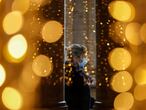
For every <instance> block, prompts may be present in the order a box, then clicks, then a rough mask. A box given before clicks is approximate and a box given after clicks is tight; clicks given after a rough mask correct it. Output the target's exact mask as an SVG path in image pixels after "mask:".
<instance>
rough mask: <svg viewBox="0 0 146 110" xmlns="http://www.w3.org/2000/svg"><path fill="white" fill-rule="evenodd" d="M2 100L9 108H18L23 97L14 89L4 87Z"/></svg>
mask: <svg viewBox="0 0 146 110" xmlns="http://www.w3.org/2000/svg"><path fill="white" fill-rule="evenodd" d="M2 102H3V104H4V105H5V106H6V107H7V108H8V109H9V110H20V108H21V107H22V103H23V99H22V96H21V94H20V93H19V92H18V91H17V90H16V89H14V88H11V87H6V88H5V89H4V90H3V92H2Z"/></svg>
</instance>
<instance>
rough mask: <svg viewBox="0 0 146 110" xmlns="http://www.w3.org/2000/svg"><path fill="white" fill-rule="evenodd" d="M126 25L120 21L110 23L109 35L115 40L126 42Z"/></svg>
mask: <svg viewBox="0 0 146 110" xmlns="http://www.w3.org/2000/svg"><path fill="white" fill-rule="evenodd" d="M125 27H126V23H123V22H119V21H118V22H115V23H112V24H111V25H109V36H110V37H111V38H112V40H113V41H114V42H116V43H124V42H125V41H126V38H125Z"/></svg>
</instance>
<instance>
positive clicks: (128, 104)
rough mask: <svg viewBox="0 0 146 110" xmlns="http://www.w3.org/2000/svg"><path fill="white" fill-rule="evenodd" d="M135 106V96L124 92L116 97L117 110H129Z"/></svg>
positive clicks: (115, 105)
mask: <svg viewBox="0 0 146 110" xmlns="http://www.w3.org/2000/svg"><path fill="white" fill-rule="evenodd" d="M133 104H134V98H133V95H132V94H131V93H129V92H123V93H121V94H119V95H117V96H116V98H115V100H114V108H115V110H129V109H130V108H132V106H133Z"/></svg>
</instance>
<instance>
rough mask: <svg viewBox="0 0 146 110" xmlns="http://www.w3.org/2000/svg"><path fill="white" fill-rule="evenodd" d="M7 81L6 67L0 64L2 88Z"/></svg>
mask: <svg viewBox="0 0 146 110" xmlns="http://www.w3.org/2000/svg"><path fill="white" fill-rule="evenodd" d="M5 79H6V72H5V69H4V67H3V66H2V65H1V64H0V87H1V86H2V85H3V83H4V82H5Z"/></svg>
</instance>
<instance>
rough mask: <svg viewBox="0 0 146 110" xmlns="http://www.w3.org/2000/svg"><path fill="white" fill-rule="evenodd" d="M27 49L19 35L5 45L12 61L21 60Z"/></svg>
mask: <svg viewBox="0 0 146 110" xmlns="http://www.w3.org/2000/svg"><path fill="white" fill-rule="evenodd" d="M27 48H28V45H27V41H26V39H25V37H24V36H23V35H21V34H17V35H15V36H13V37H12V38H11V39H10V40H9V42H8V44H7V50H8V53H9V54H10V56H11V57H12V58H13V59H16V60H17V59H18V60H19V59H21V58H22V57H23V56H24V55H25V53H26V51H27Z"/></svg>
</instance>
